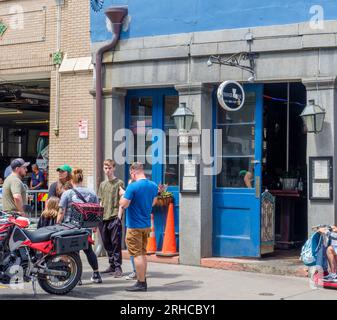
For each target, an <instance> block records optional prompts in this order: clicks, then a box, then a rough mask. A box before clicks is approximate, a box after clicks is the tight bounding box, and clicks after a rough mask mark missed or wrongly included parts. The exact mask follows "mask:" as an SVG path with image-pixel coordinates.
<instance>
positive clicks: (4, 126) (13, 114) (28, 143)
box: [0, 79, 50, 184]
mask: <svg viewBox="0 0 337 320" xmlns="http://www.w3.org/2000/svg"><path fill="white" fill-rule="evenodd" d="M49 114H50V79H41V80H25V81H17V82H12V81H11V82H7V81H5V80H4V79H1V81H0V156H1V157H0V177H1V178H2V179H3V178H4V171H5V169H6V167H7V166H8V165H9V164H10V161H11V159H13V158H18V157H21V158H24V159H25V160H26V161H29V162H31V163H32V164H33V163H38V165H39V166H40V169H41V170H43V171H44V172H45V174H46V176H47V169H48V141H49ZM29 172H31V168H30V167H29ZM29 177H30V176H29V175H27V177H26V179H25V181H24V182H25V183H27V184H28V183H29Z"/></svg>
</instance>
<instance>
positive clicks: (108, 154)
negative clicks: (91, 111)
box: [103, 88, 126, 179]
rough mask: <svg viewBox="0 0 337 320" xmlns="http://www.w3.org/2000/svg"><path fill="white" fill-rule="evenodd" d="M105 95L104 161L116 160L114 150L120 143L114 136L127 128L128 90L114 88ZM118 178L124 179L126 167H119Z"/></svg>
mask: <svg viewBox="0 0 337 320" xmlns="http://www.w3.org/2000/svg"><path fill="white" fill-rule="evenodd" d="M103 93H104V95H103V124H104V128H103V132H104V134H103V136H104V144H103V146H104V159H114V150H115V148H116V147H117V145H118V144H119V143H120V142H115V141H114V134H115V132H116V131H117V130H119V129H124V128H125V96H126V90H124V89H115V88H113V89H112V90H109V91H106V90H104V92H103ZM116 176H117V177H118V178H120V179H123V178H124V166H122V165H117V169H116Z"/></svg>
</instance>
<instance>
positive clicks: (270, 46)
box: [92, 20, 337, 63]
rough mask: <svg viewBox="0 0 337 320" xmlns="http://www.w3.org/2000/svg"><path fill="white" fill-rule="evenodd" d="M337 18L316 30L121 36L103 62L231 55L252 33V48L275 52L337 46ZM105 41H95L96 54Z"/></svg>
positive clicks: (298, 26) (306, 25)
mask: <svg viewBox="0 0 337 320" xmlns="http://www.w3.org/2000/svg"><path fill="white" fill-rule="evenodd" d="M336 30H337V20H331V21H324V29H322V30H313V29H311V28H310V24H309V23H299V24H289V25H279V26H267V27H256V28H241V29H223V30H213V31H201V32H194V33H181V34H173V35H163V36H153V37H143V38H131V39H127V40H120V41H119V42H118V44H117V46H116V49H115V50H114V52H107V53H105V54H104V56H103V62H104V63H112V62H114V63H117V62H118V63H121V62H131V61H146V60H162V59H174V58H180V59H182V58H187V57H188V56H191V57H201V56H207V55H229V54H233V53H236V52H239V51H248V50H249V46H248V44H247V41H246V35H247V34H248V33H252V35H253V41H252V51H254V52H275V51H292V50H307V49H311V48H336V47H337V35H336ZM104 43H105V42H97V43H93V44H92V52H93V54H95V52H96V51H97V49H98V48H100V47H101V45H102V44H104Z"/></svg>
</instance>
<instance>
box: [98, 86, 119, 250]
mask: <svg viewBox="0 0 337 320" xmlns="http://www.w3.org/2000/svg"><path fill="white" fill-rule="evenodd" d="M125 95H126V90H123V89H112V90H106V89H105V90H103V126H104V127H103V128H102V130H103V137H104V142H103V146H104V159H103V160H105V159H114V157H113V156H114V149H115V147H116V145H117V142H115V141H114V133H115V132H116V131H117V130H118V129H122V128H124V127H125V125H124V124H125ZM102 170H103V169H102ZM102 176H104V175H102ZM116 177H118V178H120V179H124V166H118V165H117V169H116ZM123 230H124V228H123ZM123 243H124V242H123ZM95 252H96V254H97V255H99V256H106V252H105V250H104V248H103V244H102V238H101V236H100V235H99V231H97V234H96V235H95Z"/></svg>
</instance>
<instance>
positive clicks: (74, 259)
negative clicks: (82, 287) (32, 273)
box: [38, 252, 82, 295]
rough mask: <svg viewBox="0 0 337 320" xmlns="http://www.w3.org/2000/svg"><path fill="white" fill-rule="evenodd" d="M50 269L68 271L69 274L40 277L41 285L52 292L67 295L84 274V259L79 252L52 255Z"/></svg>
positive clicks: (48, 262) (49, 263) (48, 264)
mask: <svg viewBox="0 0 337 320" xmlns="http://www.w3.org/2000/svg"><path fill="white" fill-rule="evenodd" d="M47 266H48V267H49V268H50V269H56V270H62V271H67V276H45V277H43V278H42V277H39V278H38V282H39V285H40V287H41V288H42V289H43V290H44V291H46V292H47V293H50V294H55V295H65V294H67V293H69V292H70V291H71V290H73V289H74V288H75V287H76V285H77V283H78V282H79V281H80V279H81V276H82V261H81V258H80V256H79V254H77V253H74V252H72V253H67V254H61V255H57V256H53V257H50V258H49V259H48V260H47Z"/></svg>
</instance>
